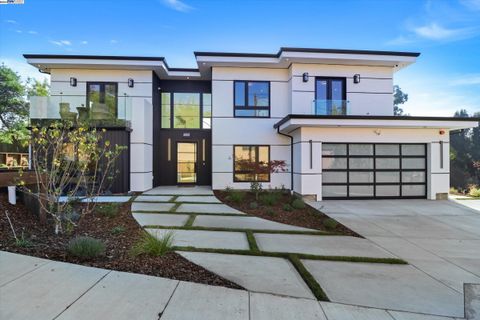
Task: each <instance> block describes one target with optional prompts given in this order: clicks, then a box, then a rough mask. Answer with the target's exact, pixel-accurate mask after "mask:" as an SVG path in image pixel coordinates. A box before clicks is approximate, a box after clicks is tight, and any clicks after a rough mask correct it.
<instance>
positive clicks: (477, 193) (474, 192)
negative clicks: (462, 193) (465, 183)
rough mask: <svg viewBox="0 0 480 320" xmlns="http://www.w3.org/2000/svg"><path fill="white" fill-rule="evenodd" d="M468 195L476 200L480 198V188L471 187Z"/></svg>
mask: <svg viewBox="0 0 480 320" xmlns="http://www.w3.org/2000/svg"><path fill="white" fill-rule="evenodd" d="M468 195H469V196H471V197H475V198H477V197H480V187H475V186H471V187H470V189H469V190H468Z"/></svg>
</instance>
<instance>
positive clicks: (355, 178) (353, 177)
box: [348, 171, 373, 183]
mask: <svg viewBox="0 0 480 320" xmlns="http://www.w3.org/2000/svg"><path fill="white" fill-rule="evenodd" d="M348 174H349V178H350V183H373V172H364V171H357V172H355V171H350V172H349V173H348Z"/></svg>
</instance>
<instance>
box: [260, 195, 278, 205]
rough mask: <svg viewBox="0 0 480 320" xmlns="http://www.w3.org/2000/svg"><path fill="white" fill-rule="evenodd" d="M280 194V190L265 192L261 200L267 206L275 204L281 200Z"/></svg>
mask: <svg viewBox="0 0 480 320" xmlns="http://www.w3.org/2000/svg"><path fill="white" fill-rule="evenodd" d="M280 196H281V194H280V193H278V192H265V193H263V194H262V195H261V196H260V202H262V204H264V205H266V206H274V205H276V204H277V203H278V200H280Z"/></svg>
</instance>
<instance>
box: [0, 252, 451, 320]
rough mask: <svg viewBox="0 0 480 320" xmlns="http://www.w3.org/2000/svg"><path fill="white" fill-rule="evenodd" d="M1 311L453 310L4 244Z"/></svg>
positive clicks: (382, 313) (185, 315)
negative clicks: (130, 269)
mask: <svg viewBox="0 0 480 320" xmlns="http://www.w3.org/2000/svg"><path fill="white" fill-rule="evenodd" d="M0 319H9V320H16V319H22V320H23V319H37V320H44V319H45V320H47V319H48V320H50V319H62V320H65V319H76V320H77V319H89V320H90V319H91V320H95V319H102V320H103V319H116V320H122V319H125V320H127V319H128V320H131V319H145V320H148V319H152V320H155V319H160V320H173V319H185V320H193V319H199V320H200V319H201V320H204V319H208V320H216V319H218V320H225V319H239V320H267V319H275V320H283V319H285V320H287V319H288V320H291V319H302V320H345V319H359V320H361V319H378V320H383V319H386V320H412V319H414V320H448V319H453V318H447V317H439V316H429V315H422V314H414V313H408V312H397V311H391V310H381V309H373V308H362V307H356V306H350V305H343V304H337V303H325V302H317V301H315V300H313V299H300V298H290V297H282V296H276V295H271V294H264V293H254V292H248V291H244V290H234V289H227V288H223V287H215V286H208V285H203V284H196V283H190V282H183V281H176V280H170V279H164V278H158V277H152V276H146V275H140V274H132V273H125V272H117V271H112V270H105V269H98V268H91V267H84V266H80V265H75V264H69V263H63V262H55V261H50V260H45V259H39V258H35V257H29V256H23V255H18V254H13V253H7V252H2V251H0Z"/></svg>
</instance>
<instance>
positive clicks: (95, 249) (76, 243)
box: [67, 236, 105, 260]
mask: <svg viewBox="0 0 480 320" xmlns="http://www.w3.org/2000/svg"><path fill="white" fill-rule="evenodd" d="M67 251H68V253H69V254H71V255H72V256H75V257H77V258H80V259H85V260H88V259H93V258H96V257H99V256H101V255H103V254H104V253H105V245H104V244H103V242H102V241H101V240H98V239H95V238H92V237H88V236H80V237H75V238H73V239H72V240H70V242H68V245H67Z"/></svg>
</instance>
